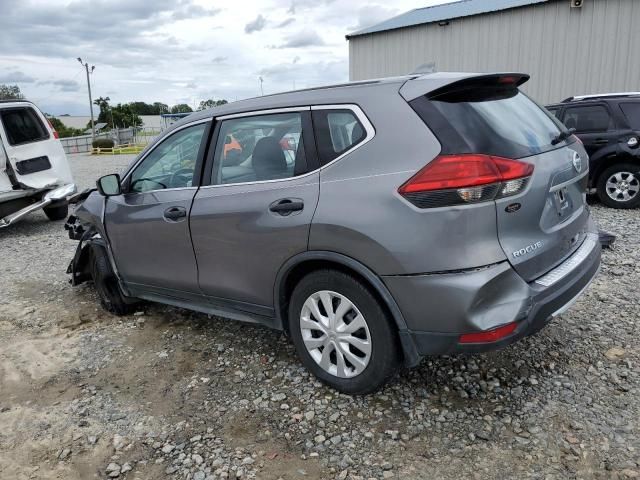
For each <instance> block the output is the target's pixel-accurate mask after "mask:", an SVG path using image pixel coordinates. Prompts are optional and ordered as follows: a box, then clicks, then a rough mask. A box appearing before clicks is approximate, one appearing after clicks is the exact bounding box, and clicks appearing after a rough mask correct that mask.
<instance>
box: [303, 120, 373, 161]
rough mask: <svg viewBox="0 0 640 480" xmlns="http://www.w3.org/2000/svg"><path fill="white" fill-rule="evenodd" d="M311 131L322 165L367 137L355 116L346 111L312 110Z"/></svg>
mask: <svg viewBox="0 0 640 480" xmlns="http://www.w3.org/2000/svg"><path fill="white" fill-rule="evenodd" d="M313 129H314V130H315V134H316V144H317V146H318V155H319V157H320V163H321V164H322V165H326V164H327V163H329V162H331V161H332V160H334V159H336V158H338V157H339V156H340V155H342V154H343V153H344V152H346V151H347V150H350V149H351V148H353V147H354V146H356V145H357V144H359V143H361V142H362V141H364V139H365V138H366V136H367V135H366V131H365V129H364V127H363V125H362V123H360V120H358V117H357V116H356V114H355V113H353V111H351V110H348V109H345V110H314V111H313Z"/></svg>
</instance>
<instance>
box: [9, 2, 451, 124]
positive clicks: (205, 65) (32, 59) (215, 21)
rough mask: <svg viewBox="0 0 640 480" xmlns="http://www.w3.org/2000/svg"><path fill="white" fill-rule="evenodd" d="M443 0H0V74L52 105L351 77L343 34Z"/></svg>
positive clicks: (47, 107) (240, 92) (195, 97)
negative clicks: (90, 95)
mask: <svg viewBox="0 0 640 480" xmlns="http://www.w3.org/2000/svg"><path fill="white" fill-rule="evenodd" d="M436 3H444V2H443V1H440V0H422V1H420V0H417V1H416V0H393V1H388V0H387V1H384V0H236V1H229V0H226V1H220V0H154V1H153V2H150V1H138V0H73V1H56V0H0V11H1V12H2V14H0V45H2V49H1V51H0V83H8V84H18V85H19V86H20V88H21V89H22V91H23V92H24V93H25V95H26V96H27V97H28V98H30V99H31V100H33V101H35V102H36V103H38V104H39V105H40V107H41V108H42V109H43V110H44V111H46V112H49V113H52V114H56V115H59V114H63V113H69V114H72V115H74V114H76V115H86V114H88V100H87V99H86V98H87V93H86V79H85V74H84V69H83V68H82V67H81V65H80V64H79V63H78V61H77V60H76V57H79V56H80V57H82V59H83V60H86V61H88V62H89V63H90V64H94V65H95V66H96V70H95V72H94V74H93V75H92V78H91V83H92V88H93V92H94V98H95V97H98V96H109V97H111V100H112V102H115V103H117V102H128V101H133V100H140V101H146V102H153V101H162V102H164V103H167V104H169V105H173V104H176V103H188V104H190V105H192V106H193V104H194V102H196V103H197V102H199V101H200V100H202V99H206V98H216V99H217V98H226V99H227V100H230V101H233V100H235V99H241V98H246V97H252V96H256V95H259V93H260V84H259V81H258V77H259V76H262V77H263V79H264V91H265V93H273V92H278V91H283V90H291V89H292V88H293V87H294V81H295V87H296V88H304V87H309V86H314V85H321V84H326V83H334V82H340V81H345V80H347V79H348V75H349V73H348V71H349V69H348V44H347V41H346V40H345V37H344V36H345V35H346V34H347V33H350V32H353V31H355V30H358V29H360V28H364V27H367V26H370V25H372V24H375V23H377V22H379V21H382V20H385V19H387V18H389V17H391V16H394V15H397V14H399V13H403V12H405V11H407V10H411V9H413V8H418V7H424V6H428V5H433V4H436Z"/></svg>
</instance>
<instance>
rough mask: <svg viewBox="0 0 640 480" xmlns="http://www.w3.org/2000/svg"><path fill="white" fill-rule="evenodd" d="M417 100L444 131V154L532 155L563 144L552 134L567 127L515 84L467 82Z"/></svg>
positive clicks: (441, 134)
mask: <svg viewBox="0 0 640 480" xmlns="http://www.w3.org/2000/svg"><path fill="white" fill-rule="evenodd" d="M411 106H412V107H413V109H414V110H415V111H416V112H417V113H418V115H420V117H421V118H422V119H423V120H424V121H425V123H426V124H427V125H428V126H429V128H430V129H431V130H432V131H433V132H434V134H435V135H436V137H438V140H439V141H440V143H441V145H442V153H443V154H460V153H481V154H486V155H495V156H499V157H506V158H523V157H528V156H531V155H536V154H539V153H542V152H545V151H548V150H552V149H555V148H557V147H558V145H555V146H554V145H552V140H553V139H554V138H556V137H557V136H558V134H559V133H560V132H561V129H563V127H562V125H561V124H560V122H559V121H558V120H557V119H556V118H555V117H553V116H552V115H550V114H549V113H547V111H546V110H544V109H543V108H541V107H540V106H538V104H536V103H535V102H534V101H532V100H531V99H530V98H529V97H527V96H526V95H525V94H523V93H522V92H520V91H519V90H518V89H517V88H514V87H483V86H479V87H470V88H463V89H458V90H453V91H451V92H445V93H442V94H440V95H438V96H436V97H434V98H430V99H429V98H427V97H419V98H417V99H415V100H413V101H411ZM559 145H564V144H559Z"/></svg>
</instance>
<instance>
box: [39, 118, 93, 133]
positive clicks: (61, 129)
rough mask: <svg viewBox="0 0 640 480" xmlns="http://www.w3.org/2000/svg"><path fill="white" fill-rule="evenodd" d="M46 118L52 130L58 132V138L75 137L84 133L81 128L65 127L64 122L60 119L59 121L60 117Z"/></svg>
mask: <svg viewBox="0 0 640 480" xmlns="http://www.w3.org/2000/svg"><path fill="white" fill-rule="evenodd" d="M48 118H49V121H50V122H51V125H52V126H53V128H54V130H55V131H56V132H58V135H59V136H60V138H67V137H76V136H78V135H83V134H84V130H83V129H81V128H73V127H67V126H66V125H65V124H64V123H62V121H60V119H58V118H56V117H48Z"/></svg>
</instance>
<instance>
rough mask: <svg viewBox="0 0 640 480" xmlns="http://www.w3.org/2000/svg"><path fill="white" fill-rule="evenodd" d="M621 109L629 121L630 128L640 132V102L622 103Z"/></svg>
mask: <svg viewBox="0 0 640 480" xmlns="http://www.w3.org/2000/svg"><path fill="white" fill-rule="evenodd" d="M620 108H621V109H622V111H623V112H624V116H625V117H627V120H629V126H630V127H631V128H632V129H633V130H640V102H638V103H621V104H620Z"/></svg>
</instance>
